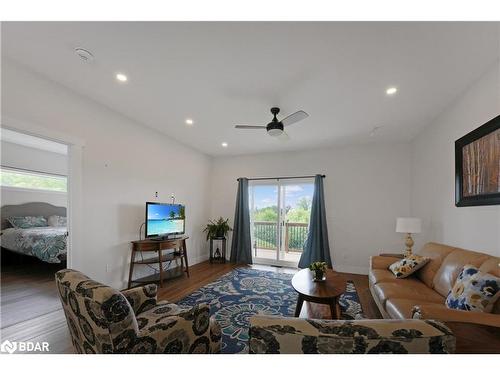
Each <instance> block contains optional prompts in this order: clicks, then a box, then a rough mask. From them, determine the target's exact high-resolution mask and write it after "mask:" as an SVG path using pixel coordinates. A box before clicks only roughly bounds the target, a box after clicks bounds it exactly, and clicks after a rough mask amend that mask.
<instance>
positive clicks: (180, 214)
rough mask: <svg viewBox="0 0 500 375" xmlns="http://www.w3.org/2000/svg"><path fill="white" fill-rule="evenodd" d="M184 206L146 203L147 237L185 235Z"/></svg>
mask: <svg viewBox="0 0 500 375" xmlns="http://www.w3.org/2000/svg"><path fill="white" fill-rule="evenodd" d="M184 219H185V218H184V206H183V205H181V204H166V203H155V202H146V237H154V236H166V235H169V234H183V233H184Z"/></svg>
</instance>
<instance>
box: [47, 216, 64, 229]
mask: <svg viewBox="0 0 500 375" xmlns="http://www.w3.org/2000/svg"><path fill="white" fill-rule="evenodd" d="M66 225H67V220H66V216H59V215H52V216H49V226H51V227H65V226H66Z"/></svg>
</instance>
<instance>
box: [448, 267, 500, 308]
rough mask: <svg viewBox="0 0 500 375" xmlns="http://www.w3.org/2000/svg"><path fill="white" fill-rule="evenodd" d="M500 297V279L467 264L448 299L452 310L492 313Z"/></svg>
mask: <svg viewBox="0 0 500 375" xmlns="http://www.w3.org/2000/svg"><path fill="white" fill-rule="evenodd" d="M499 297H500V278H498V277H495V276H493V275H491V274H489V273H485V272H481V271H479V269H477V267H474V266H471V265H470V264H467V265H465V266H464V268H463V269H462V271H461V272H460V274H459V275H458V278H457V281H455V285H454V286H453V288H452V289H451V290H450V292H449V293H448V296H447V297H446V306H447V307H448V308H450V309H456V310H467V311H480V312H490V311H491V310H492V309H493V305H494V304H495V302H496V301H497V299H498V298H499Z"/></svg>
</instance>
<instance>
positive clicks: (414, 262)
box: [389, 255, 430, 279]
mask: <svg viewBox="0 0 500 375" xmlns="http://www.w3.org/2000/svg"><path fill="white" fill-rule="evenodd" d="M429 260H430V258H426V257H423V256H420V255H410V256H407V257H406V258H403V259H401V260H398V261H397V262H394V263H393V264H391V265H390V266H389V269H390V270H391V272H392V273H393V274H394V275H396V277H397V278H398V279H404V278H405V277H408V276H410V275H411V274H412V273H414V272H415V271H417V270H419V269H420V268H422V267H423V266H425V264H426V263H427V262H428V261H429Z"/></svg>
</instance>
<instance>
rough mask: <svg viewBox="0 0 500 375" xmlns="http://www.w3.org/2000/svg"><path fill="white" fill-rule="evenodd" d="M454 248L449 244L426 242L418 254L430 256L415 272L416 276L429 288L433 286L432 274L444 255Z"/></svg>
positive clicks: (439, 265) (434, 273) (437, 268)
mask: <svg viewBox="0 0 500 375" xmlns="http://www.w3.org/2000/svg"><path fill="white" fill-rule="evenodd" d="M453 250H454V248H453V247H451V246H446V245H441V244H438V243H434V242H429V243H427V244H426V245H425V246H424V247H423V248H422V250H420V252H419V255H421V256H425V257H427V258H430V260H429V262H428V263H427V264H426V265H425V266H424V267H422V268H421V269H419V270H418V271H417V273H416V275H417V277H418V278H419V279H420V280H422V281H423V282H424V283H425V285H427V286H428V287H429V288H433V287H434V276H435V275H436V272H437V271H438V270H439V267H441V263H442V262H443V259H444V258H446V256H447V255H448V254H449V253H451V252H452V251H453Z"/></svg>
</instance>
